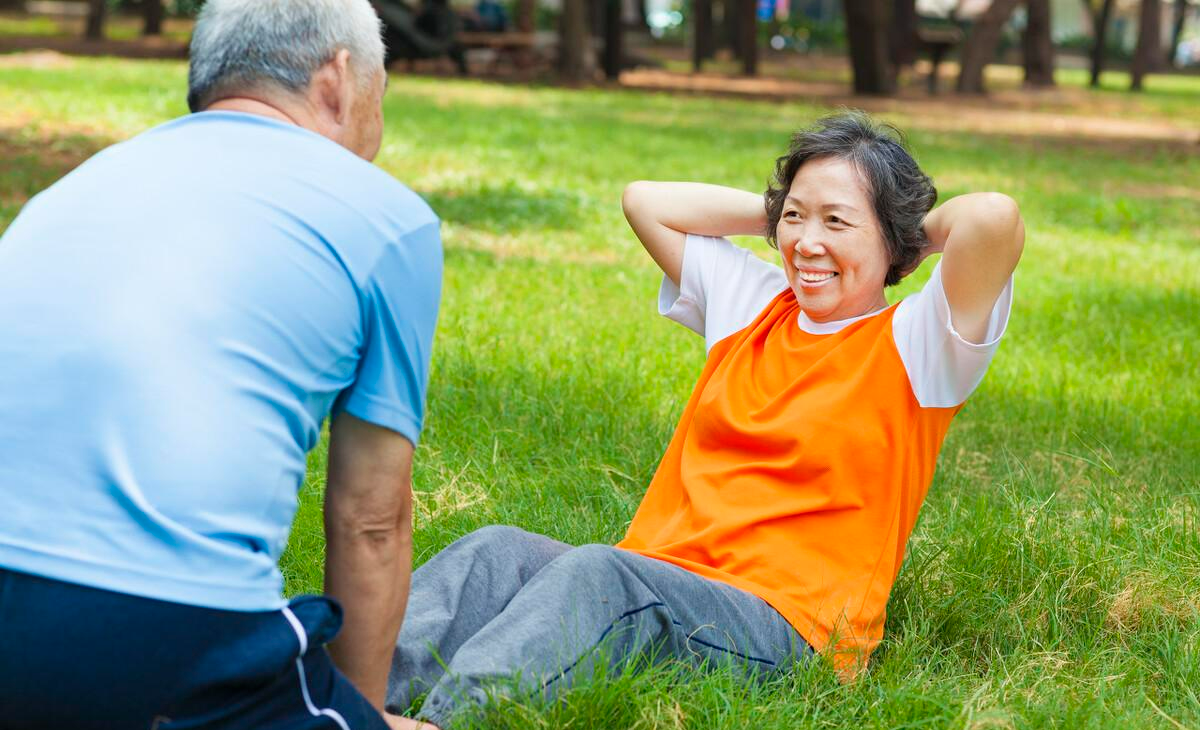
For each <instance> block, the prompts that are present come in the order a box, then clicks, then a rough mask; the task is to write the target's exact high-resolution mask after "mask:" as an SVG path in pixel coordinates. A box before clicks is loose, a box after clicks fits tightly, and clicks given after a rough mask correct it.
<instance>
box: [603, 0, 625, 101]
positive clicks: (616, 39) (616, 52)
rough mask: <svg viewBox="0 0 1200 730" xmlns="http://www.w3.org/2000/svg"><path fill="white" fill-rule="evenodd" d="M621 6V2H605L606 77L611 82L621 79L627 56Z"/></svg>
mask: <svg viewBox="0 0 1200 730" xmlns="http://www.w3.org/2000/svg"><path fill="white" fill-rule="evenodd" d="M621 5H622V3H621V0H605V2H604V77H605V78H606V79H608V80H609V81H616V80H617V79H619V78H620V77H621V62H622V60H623V57H624V55H625V52H624V42H623V39H622V36H623V35H624V33H623V32H622V31H623V30H624V27H623V25H622V17H621V16H622V15H623V13H622V12H621V11H622V10H623V8H622V7H621Z"/></svg>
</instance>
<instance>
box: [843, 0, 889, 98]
mask: <svg viewBox="0 0 1200 730" xmlns="http://www.w3.org/2000/svg"><path fill="white" fill-rule="evenodd" d="M842 2H843V7H844V8H845V12H846V40H847V41H848V42H849V45H850V64H851V65H852V66H853V67H854V92H855V93H857V94H875V95H887V94H891V93H893V92H894V91H895V90H896V74H895V72H894V71H893V66H892V57H891V48H890V46H891V44H890V42H889V35H890V27H891V23H892V5H893V2H894V0H842Z"/></svg>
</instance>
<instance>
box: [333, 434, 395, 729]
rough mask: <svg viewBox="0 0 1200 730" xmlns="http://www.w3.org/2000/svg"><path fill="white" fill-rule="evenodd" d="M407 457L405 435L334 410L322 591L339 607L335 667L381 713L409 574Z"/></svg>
mask: <svg viewBox="0 0 1200 730" xmlns="http://www.w3.org/2000/svg"><path fill="white" fill-rule="evenodd" d="M412 457H413V445H412V443H411V442H410V441H409V440H408V439H407V438H405V437H403V436H401V435H400V434H398V433H396V432H395V431H391V430H389V429H386V428H382V427H380V426H376V425H374V424H371V423H368V422H366V421H363V420H361V419H358V418H355V417H354V416H351V415H349V414H348V413H344V412H342V413H339V414H338V415H337V416H335V417H334V419H333V422H332V424H331V425H330V441H329V478H328V480H327V485H326V488H325V538H326V552H325V593H326V594H328V595H330V596H332V597H333V598H336V599H337V600H338V601H339V602H340V603H341V604H342V607H343V608H344V609H345V624H344V625H343V628H342V631H341V633H340V634H339V636H338V637H337V639H336V640H335V641H334V642H333V643H331V644H330V646H329V650H330V654H331V655H332V656H333V660H334V662H335V663H336V664H337V665H338V668H340V669H341V670H342V672H344V673H345V674H346V676H347V677H349V678H350V681H351V682H353V683H354V685H355V686H356V687H357V688H358V690H359V691H360V692H362V693H363V695H364V696H365V697H366V698H367V699H368V700H369V701H370V702H371V704H373V705H375V707H377V708H378V709H379V710H380V711H382V710H383V703H384V697H385V694H386V692H387V677H388V670H389V669H390V667H391V658H392V651H393V648H394V647H395V643H396V635H397V634H398V633H399V631H400V623H401V621H402V620H403V618H404V607H405V605H406V604H407V602H408V585H409V579H410V577H411V575H412Z"/></svg>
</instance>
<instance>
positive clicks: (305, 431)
mask: <svg viewBox="0 0 1200 730" xmlns="http://www.w3.org/2000/svg"><path fill="white" fill-rule="evenodd" d="M440 272H441V248H440V243H439V237H438V222H437V219H436V217H435V216H434V215H433V213H432V212H431V211H430V210H429V208H428V207H427V206H426V205H425V204H424V203H423V202H422V201H420V199H419V198H417V197H416V195H414V194H413V193H412V192H411V191H409V190H407V189H406V188H404V187H403V186H402V185H400V184H399V183H397V182H396V181H394V180H393V179H392V178H390V177H389V176H388V175H387V174H386V173H384V172H382V171H380V170H378V169H377V168H374V167H373V166H371V165H370V164H369V163H367V162H365V161H363V160H361V159H359V158H357V157H355V156H354V155H353V154H351V153H350V152H348V151H346V150H345V149H343V148H342V147H339V146H338V145H336V144H334V143H333V142H330V141H329V140H327V139H324V138H322V137H320V136H318V135H316V134H314V133H312V132H309V131H307V130H305V129H302V128H300V127H297V126H293V125H288V124H285V123H282V122H278V121H274V120H270V119H266V118H263V117H258V116H252V115H247V114H237V113H228V112H207V113H203V114H197V115H192V116H190V117H185V118H183V119H180V120H176V121H174V122H171V123H169V124H166V125H163V126H162V127H159V128H157V129H154V130H151V131H150V132H147V133H146V134H144V135H142V136H140V137H137V138H135V139H133V140H131V141H129V142H127V143H124V144H121V145H118V146H116V147H113V148H111V149H109V150H106V151H105V152H103V153H101V154H99V155H97V156H96V157H95V158H93V159H92V160H90V161H89V162H87V163H85V165H83V166H82V167H81V168H80V169H79V170H77V171H75V172H74V173H72V174H71V175H69V176H68V177H67V178H64V179H63V180H62V181H60V182H59V183H58V184H57V185H55V186H54V187H53V188H51V189H50V190H48V191H46V192H45V193H43V194H42V195H41V196H39V197H38V198H36V199H34V200H33V201H32V202H31V203H30V204H29V205H28V206H27V207H26V209H25V211H23V212H22V214H21V216H20V217H19V218H18V219H17V221H16V222H14V224H13V225H12V226H11V227H10V229H9V230H8V231H7V233H6V234H5V236H4V238H3V239H2V240H0V313H2V314H0V414H2V417H0V502H3V503H4V505H5V507H4V509H3V510H0V567H8V568H10V569H13V570H19V571H26V572H31V573H36V574H39V575H43V576H48V577H52V578H56V579H59V580H64V581H69V582H72V583H78V584H82V585H89V586H94V587H99V588H105V589H108V590H115V591H120V592H124V593H129V594H133V595H141V596H147V597H153V598H158V599H163V600H170V601H175V602H179V603H187V604H192V605H201V606H209V607H214V608H225V609H235V610H265V609H270V608H277V607H279V606H280V605H282V602H281V600H280V597H279V588H280V578H279V574H278V570H277V569H276V567H275V563H276V560H277V559H278V557H279V553H280V552H281V551H282V549H283V547H284V544H285V543H286V539H287V534H288V530H289V528H290V525H291V520H292V516H293V513H294V511H295V504H296V489H297V486H298V484H299V481H300V479H301V478H302V477H303V474H304V468H305V459H304V454H305V452H306V451H307V450H308V449H310V448H311V447H312V446H313V445H314V444H315V443H316V440H317V437H318V434H319V428H320V422H321V419H322V418H323V417H324V416H325V415H326V414H327V413H328V412H329V409H330V407H331V406H333V405H334V402H335V399H338V402H337V406H336V407H337V408H339V409H340V408H344V409H345V410H346V411H348V412H350V413H351V414H353V415H356V416H359V417H360V418H363V419H365V420H369V421H371V422H373V423H376V424H379V425H382V426H385V427H388V428H391V429H392V430H394V431H397V432H399V433H401V434H402V435H405V436H407V437H408V438H409V440H410V441H413V442H414V443H415V442H416V439H417V434H418V433H419V430H420V425H421V420H422V410H423V409H422V401H423V393H424V385H425V382H426V378H427V363H428V359H429V347H430V343H431V341H432V334H433V325H434V320H435V317H436V309H437V302H438V298H439V294H440V279H441V277H440ZM339 394H341V395H340V397H339ZM18 495H19V499H18V498H16V497H17V496H18Z"/></svg>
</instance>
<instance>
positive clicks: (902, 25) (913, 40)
mask: <svg viewBox="0 0 1200 730" xmlns="http://www.w3.org/2000/svg"><path fill="white" fill-rule="evenodd" d="M893 11H894V13H895V18H894V21H893V23H892V37H891V47H892V64H893V65H894V66H896V67H897V68H899V67H900V66H911V65H913V63H915V62H916V60H917V55H918V54H917V0H895V5H894V7H893Z"/></svg>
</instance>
